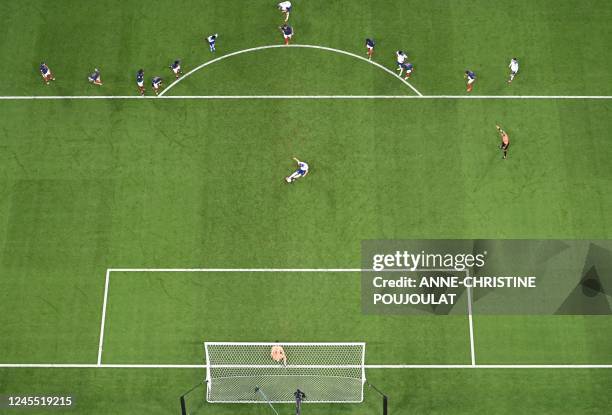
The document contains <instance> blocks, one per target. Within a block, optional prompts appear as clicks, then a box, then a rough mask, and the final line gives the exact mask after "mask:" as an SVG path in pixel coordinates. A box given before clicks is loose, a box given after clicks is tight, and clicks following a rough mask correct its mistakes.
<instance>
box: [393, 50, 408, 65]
mask: <svg viewBox="0 0 612 415" xmlns="http://www.w3.org/2000/svg"><path fill="white" fill-rule="evenodd" d="M395 55H396V56H397V63H404V61H405V60H406V58H407V56H406V54H405V53H399V52H396V53H395Z"/></svg>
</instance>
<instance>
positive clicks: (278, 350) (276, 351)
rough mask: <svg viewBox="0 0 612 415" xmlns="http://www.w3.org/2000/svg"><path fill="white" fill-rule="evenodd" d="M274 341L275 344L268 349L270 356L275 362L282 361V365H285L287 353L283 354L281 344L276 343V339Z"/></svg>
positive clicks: (283, 350)
mask: <svg viewBox="0 0 612 415" xmlns="http://www.w3.org/2000/svg"><path fill="white" fill-rule="evenodd" d="M275 343H276V344H275V345H274V346H272V348H271V349H270V357H271V358H272V360H274V361H275V362H277V363H282V364H283V366H285V367H287V355H286V354H285V349H283V346H281V345H280V344H278V340H277V341H276V342H275Z"/></svg>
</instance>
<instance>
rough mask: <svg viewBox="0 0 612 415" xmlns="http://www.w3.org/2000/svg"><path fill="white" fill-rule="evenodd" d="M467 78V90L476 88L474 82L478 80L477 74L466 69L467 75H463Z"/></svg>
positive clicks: (470, 90)
mask: <svg viewBox="0 0 612 415" xmlns="http://www.w3.org/2000/svg"><path fill="white" fill-rule="evenodd" d="M463 77H464V78H465V80H466V84H467V92H472V89H473V88H474V82H476V74H475V73H474V72H472V71H470V70H467V71H465V75H464V76H463Z"/></svg>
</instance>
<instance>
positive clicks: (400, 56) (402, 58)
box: [395, 50, 408, 76]
mask: <svg viewBox="0 0 612 415" xmlns="http://www.w3.org/2000/svg"><path fill="white" fill-rule="evenodd" d="M395 59H396V61H397V69H396V70H397V71H399V76H402V73H403V72H404V62H406V59H408V55H406V54H405V53H404V52H403V51H401V50H398V51H397V52H395Z"/></svg>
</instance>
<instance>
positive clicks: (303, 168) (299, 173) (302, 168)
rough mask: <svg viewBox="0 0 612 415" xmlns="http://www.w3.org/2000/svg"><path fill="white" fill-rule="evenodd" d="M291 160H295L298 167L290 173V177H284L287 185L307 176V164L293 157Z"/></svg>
mask: <svg viewBox="0 0 612 415" xmlns="http://www.w3.org/2000/svg"><path fill="white" fill-rule="evenodd" d="M293 160H295V162H296V163H297V165H298V169H297V170H296V171H295V172H293V173H291V176H287V177H285V181H286V182H287V183H293V182H294V181H296V180H297V179H299V178H300V177H304V176H306V175H307V174H308V169H309V167H308V163H306V162H304V161H299V160H298V159H297V158H295V157H293Z"/></svg>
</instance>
